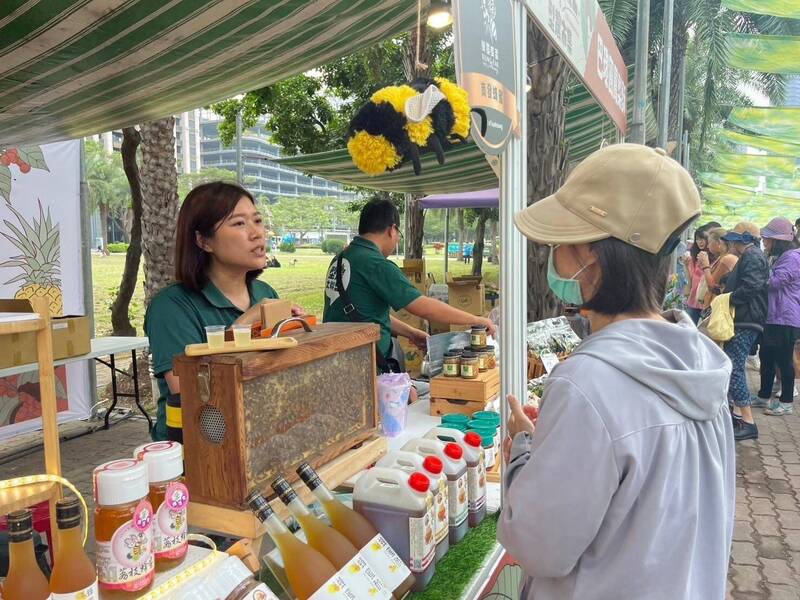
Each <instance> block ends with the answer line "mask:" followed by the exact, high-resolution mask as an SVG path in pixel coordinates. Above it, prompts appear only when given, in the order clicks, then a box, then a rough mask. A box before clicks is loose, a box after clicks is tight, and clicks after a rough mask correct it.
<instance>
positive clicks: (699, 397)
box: [497, 311, 736, 600]
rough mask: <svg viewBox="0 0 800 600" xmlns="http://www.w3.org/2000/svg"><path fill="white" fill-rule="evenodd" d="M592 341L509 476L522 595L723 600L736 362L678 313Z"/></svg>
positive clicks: (502, 534)
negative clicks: (730, 399) (732, 376)
mask: <svg viewBox="0 0 800 600" xmlns="http://www.w3.org/2000/svg"><path fill="white" fill-rule="evenodd" d="M664 317H665V318H667V320H668V322H662V321H655V320H645V319H631V320H626V321H619V322H617V323H612V324H611V325H608V326H607V327H605V328H603V329H602V330H601V331H599V332H598V333H596V334H594V335H592V336H590V337H588V338H587V339H586V340H585V341H584V342H583V343H582V344H581V345H580V346H579V347H578V349H577V350H576V351H575V352H574V353H573V354H572V356H570V357H569V358H568V359H567V360H566V361H564V362H563V363H561V364H559V365H558V366H557V367H556V368H555V369H554V370H553V372H552V374H551V376H550V377H549V378H548V379H547V383H546V385H545V389H544V395H543V398H542V405H541V413H540V415H539V420H538V422H537V425H536V431H535V432H534V433H533V435H532V436H531V435H528V434H518V435H517V436H516V437H515V439H514V442H513V446H512V450H511V462H510V464H509V467H508V468H507V470H506V475H505V481H504V486H505V491H506V495H505V503H504V506H503V511H502V513H501V515H500V520H499V522H498V530H497V537H498V539H499V541H500V543H501V544H502V545H503V546H504V547H505V548H506V549H507V550H508V551H509V552H510V553H511V555H512V556H513V557H514V558H516V559H517V560H518V561H519V563H520V565H521V566H522V569H523V572H524V573H525V575H526V576H527V580H526V581H525V585H524V588H523V591H522V595H521V598H522V599H523V600H572V599H575V600H643V599H647V600H660V599H663V600H723V599H724V598H725V584H726V576H727V572H728V557H729V554H730V547H731V538H732V535H733V514H734V503H735V489H736V488H735V486H736V474H735V450H734V441H733V428H732V426H731V418H730V414H729V412H728V406H727V390H728V379H729V376H730V372H731V364H730V361H729V360H728V358H727V357H726V356H725V354H724V353H723V352H722V351H721V350H720V349H719V348H718V347H717V346H716V345H715V344H714V343H713V342H712V341H711V340H710V339H708V338H707V337H705V336H704V335H702V334H701V333H699V332H698V331H697V328H696V327H695V326H694V325H693V324H692V322H691V321H690V320H689V318H688V317H687V316H686V315H685V314H683V313H681V312H678V311H674V312H670V313H666V314H665V315H664Z"/></svg>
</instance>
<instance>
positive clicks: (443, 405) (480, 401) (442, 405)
mask: <svg viewBox="0 0 800 600" xmlns="http://www.w3.org/2000/svg"><path fill="white" fill-rule="evenodd" d="M499 393H500V369H499V368H495V369H490V370H488V371H485V372H483V373H479V374H478V377H477V379H463V378H461V377H445V376H444V375H437V376H436V377H434V378H433V379H431V415H433V416H436V417H441V416H442V415H446V414H448V413H461V414H465V415H469V416H472V414H473V413H475V412H477V411H479V410H484V408H485V407H486V405H487V404H488V403H489V402H492V401H493V400H494V399H495V398H496V397H497V395H498V394H499Z"/></svg>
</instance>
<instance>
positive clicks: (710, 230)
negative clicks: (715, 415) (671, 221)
mask: <svg viewBox="0 0 800 600" xmlns="http://www.w3.org/2000/svg"><path fill="white" fill-rule="evenodd" d="M799 231H800V219H797V221H796V222H795V224H794V225H792V222H791V221H789V220H788V219H786V218H783V217H775V218H774V219H772V220H771V221H770V222H769V223H768V224H767V225H766V226H764V227H761V228H760V227H759V226H758V225H756V224H754V223H749V222H741V223H739V224H738V225H736V227H734V228H733V229H732V230H727V229H724V228H722V227H721V226H720V224H719V223H717V222H713V221H712V222H709V223H706V224H705V225H702V226H701V227H698V228H697V229H696V230H695V232H694V240H693V242H692V244H691V246H690V247H689V249H688V250H687V251H686V252H685V254H684V255H683V257H682V265H680V266H682V267H683V270H682V271H683V272H682V273H681V274H680V275H681V276H682V278H683V280H684V283H685V285H684V301H685V307H686V312H687V313H689V315H690V317H691V318H692V320H693V321H694V322H695V324H699V323H701V320H702V319H703V318H705V317H707V316H708V314H709V312H710V310H711V303H712V301H713V300H714V298H716V297H717V296H718V295H720V294H722V293H726V294H731V296H730V306H731V308H732V309H733V312H734V317H733V321H734V335H733V338H731V339H730V340H729V341H727V342H725V344H724V346H723V349H724V350H725V353H726V354H727V355H728V357H729V358H730V359H731V362H732V363H733V371H732V373H731V379H730V385H729V388H728V400H729V403H730V405H731V415H732V419H733V425H734V434H735V438H736V440H738V441H741V440H746V439H756V438H757V437H758V428H757V426H756V424H755V420H754V418H753V412H752V409H753V407H760V408H764V414H767V415H773V416H784V415H788V414H791V413H792V411H793V400H794V397H795V396H796V395H797V390H796V388H795V362H796V361H797V360H798V356H797V355H798V354H799V353H800V348H799V347H798V345H799V344H798V342H800V240H798V235H800V234H799V233H798V232H799ZM756 356H757V357H758V358H757V359H756V358H755V357H756ZM748 357H752V358H751V361H752V362H753V363H755V364H757V365H758V368H759V370H760V376H761V381H760V385H759V391H758V393H757V394H756V395H753V394H752V393H751V391H750V388H749V387H748V385H747V377H746V371H745V369H746V365H747V362H748Z"/></svg>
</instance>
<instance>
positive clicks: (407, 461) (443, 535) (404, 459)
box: [375, 450, 450, 561]
mask: <svg viewBox="0 0 800 600" xmlns="http://www.w3.org/2000/svg"><path fill="white" fill-rule="evenodd" d="M375 466H376V467H387V468H389V469H400V470H402V471H405V472H406V473H409V474H410V473H413V472H414V471H419V472H420V473H424V474H425V475H426V476H427V477H428V479H430V480H431V493H432V494H433V522H434V523H435V525H436V527H435V531H434V534H435V538H436V560H437V561H438V560H440V559H441V558H442V557H443V556H444V555H445V554H447V551H448V550H449V549H450V537H449V533H450V524H449V521H448V514H447V504H448V494H447V477H446V476H445V474H444V472H443V471H444V465H443V464H442V460H441V459H440V458H439V457H437V456H433V455H430V456H422V455H421V454H417V453H416V452H409V451H406V450H394V451H393V452H389V453H388V454H387V455H385V456H384V457H382V458H381V459H380V460H379V461H378V462H377V463H375Z"/></svg>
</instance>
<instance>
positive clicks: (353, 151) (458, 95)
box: [347, 77, 486, 175]
mask: <svg viewBox="0 0 800 600" xmlns="http://www.w3.org/2000/svg"><path fill="white" fill-rule="evenodd" d="M471 112H475V113H476V114H478V115H479V117H481V131H482V133H484V134H485V133H486V113H485V112H484V111H483V110H481V109H472V108H470V105H469V99H468V97H467V92H466V90H464V89H463V88H461V87H459V86H458V85H456V84H455V83H453V82H451V81H448V80H447V79H444V78H442V77H437V78H436V79H429V78H427V77H421V78H419V79H415V80H414V81H412V82H411V83H409V84H404V85H393V86H388V87H385V88H381V89H379V90H378V91H377V92H375V93H374V94H373V95H372V97H371V98H370V101H369V102H367V103H366V104H365V105H364V106H362V107H361V108H360V109H359V111H358V113H356V116H355V117H353V120H352V121H351V122H350V129H349V132H348V141H347V150H348V152H349V153H350V156H351V157H352V159H353V163H354V164H355V165H356V167H358V168H359V169H360V170H361V171H363V172H364V173H367V174H368V175H380V174H381V173H384V172H386V171H392V170H393V169H396V168H397V167H399V166H400V165H402V164H403V163H405V162H407V161H411V164H412V166H413V168H414V173H415V174H416V175H419V174H420V172H421V165H420V159H419V155H420V153H421V152H433V153H435V155H436V159H437V160H438V162H439V164H444V152H445V150H447V149H448V148H450V147H451V146H452V145H453V144H457V143H460V142H464V141H466V139H467V136H468V135H469V127H470V113H471Z"/></svg>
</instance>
